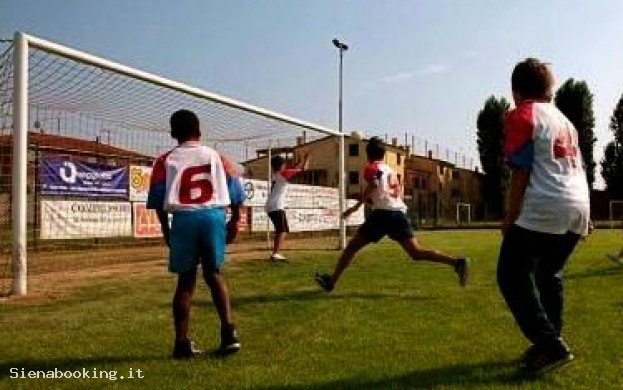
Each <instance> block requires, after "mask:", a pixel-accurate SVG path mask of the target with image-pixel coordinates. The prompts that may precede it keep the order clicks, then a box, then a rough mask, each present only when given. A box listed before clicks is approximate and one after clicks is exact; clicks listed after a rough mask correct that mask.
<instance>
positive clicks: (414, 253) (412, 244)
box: [400, 237, 457, 266]
mask: <svg viewBox="0 0 623 390" xmlns="http://www.w3.org/2000/svg"><path fill="white" fill-rule="evenodd" d="M400 246H402V249H404V251H405V252H407V254H408V255H409V256H410V257H411V259H413V260H416V261H418V260H427V261H432V262H435V263H443V264H447V265H451V266H455V265H456V263H457V258H456V257H453V256H450V255H447V254H445V253H443V252H440V251H438V250H434V249H425V248H422V247H421V246H420V245H419V243H418V242H417V239H416V238H415V237H411V238H407V239H404V240H402V241H400Z"/></svg>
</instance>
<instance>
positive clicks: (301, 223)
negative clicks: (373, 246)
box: [251, 199, 364, 232]
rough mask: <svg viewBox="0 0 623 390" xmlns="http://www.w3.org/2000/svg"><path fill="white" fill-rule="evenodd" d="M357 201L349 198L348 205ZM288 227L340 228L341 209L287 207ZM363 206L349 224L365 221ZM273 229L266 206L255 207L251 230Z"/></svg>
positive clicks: (353, 224)
mask: <svg viewBox="0 0 623 390" xmlns="http://www.w3.org/2000/svg"><path fill="white" fill-rule="evenodd" d="M355 203H357V201H356V200H354V199H348V201H347V207H349V206H352V205H354V204H355ZM285 212H286V217H287V218H288V227H289V228H290V231H291V232H306V231H320V230H337V229H339V227H340V225H339V223H340V222H339V221H340V211H339V207H338V206H337V205H336V206H335V207H331V208H324V207H323V208H286V209H285ZM363 220H364V213H363V207H360V208H359V210H357V211H356V212H355V213H353V214H351V215H350V216H349V217H348V218H347V219H346V225H347V226H359V225H361V224H362V223H363ZM267 227H268V229H270V231H273V230H274V229H273V225H272V223H270V222H269V220H268V215H267V214H266V210H265V209H264V207H253V208H252V212H251V230H252V231H254V232H265V231H266V228H267Z"/></svg>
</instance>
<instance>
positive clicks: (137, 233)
mask: <svg viewBox="0 0 623 390" xmlns="http://www.w3.org/2000/svg"><path fill="white" fill-rule="evenodd" d="M132 211H133V213H134V237H136V238H151V237H162V228H161V227H160V221H158V215H157V214H156V211H155V210H149V209H147V207H146V205H145V203H133V204H132Z"/></svg>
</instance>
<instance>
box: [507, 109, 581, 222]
mask: <svg viewBox="0 0 623 390" xmlns="http://www.w3.org/2000/svg"><path fill="white" fill-rule="evenodd" d="M504 154H505V157H506V162H507V163H508V165H510V166H511V167H512V168H514V169H520V170H525V171H529V172H530V179H529V181H528V185H527V187H526V190H525V192H524V196H523V203H522V207H521V211H520V214H519V217H518V218H517V220H516V221H515V223H516V224H517V225H519V226H521V227H523V228H525V229H530V230H534V231H538V232H542V233H552V234H563V233H566V232H568V231H571V232H574V233H577V234H586V232H587V231H588V223H589V219H590V201H589V189H588V182H587V181H586V172H585V170H584V161H583V159H582V155H581V153H580V147H579V144H578V133H577V131H576V129H575V127H574V126H573V124H572V123H571V122H570V121H569V120H568V119H567V118H566V117H565V116H564V114H563V113H562V112H560V110H558V108H556V106H555V105H553V104H552V103H541V102H532V101H525V102H522V103H520V104H519V105H518V106H517V107H516V108H515V109H514V110H512V111H511V112H509V113H508V115H507V116H506V120H505V123H504Z"/></svg>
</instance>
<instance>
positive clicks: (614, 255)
mask: <svg viewBox="0 0 623 390" xmlns="http://www.w3.org/2000/svg"><path fill="white" fill-rule="evenodd" d="M606 257H607V258H609V259H610V260H612V261H614V262H615V263H618V264H623V257H622V256H620V255H619V254H617V253H608V254H606Z"/></svg>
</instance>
